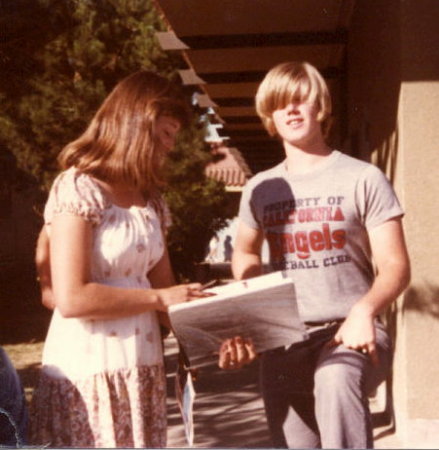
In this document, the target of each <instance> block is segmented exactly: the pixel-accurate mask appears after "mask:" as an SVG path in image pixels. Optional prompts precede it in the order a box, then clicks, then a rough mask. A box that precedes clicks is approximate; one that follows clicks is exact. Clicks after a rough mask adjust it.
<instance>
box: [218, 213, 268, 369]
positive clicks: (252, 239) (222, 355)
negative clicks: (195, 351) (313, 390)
mask: <svg viewBox="0 0 439 450" xmlns="http://www.w3.org/2000/svg"><path fill="white" fill-rule="evenodd" d="M263 239H264V235H263V233H262V231H261V230H255V229H254V228H251V227H249V226H248V225H246V224H245V223H243V222H242V221H240V222H239V225H238V232H237V235H236V241H235V247H234V249H233V256H232V272H233V276H234V278H235V279H237V280H242V279H245V278H252V277H256V276H258V275H261V273H262V263H261V249H262V242H263ZM256 357H257V354H256V351H255V349H254V347H253V343H252V342H251V340H249V339H243V338H242V337H241V336H235V337H234V338H232V339H227V340H226V341H224V342H223V343H222V345H221V347H220V351H219V359H218V365H219V367H220V368H221V369H226V370H230V369H240V368H241V367H243V366H245V365H247V364H249V363H251V362H252V361H253V360H254V359H255V358H256Z"/></svg>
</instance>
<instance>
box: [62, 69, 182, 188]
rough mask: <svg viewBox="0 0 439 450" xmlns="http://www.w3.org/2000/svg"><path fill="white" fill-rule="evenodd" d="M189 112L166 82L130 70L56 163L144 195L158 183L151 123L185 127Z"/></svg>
mask: <svg viewBox="0 0 439 450" xmlns="http://www.w3.org/2000/svg"><path fill="white" fill-rule="evenodd" d="M189 111H190V110H189V106H188V104H187V102H186V101H185V99H184V96H183V94H182V92H181V91H180V90H179V89H178V88H177V87H176V86H174V85H173V84H172V83H171V82H170V81H169V80H167V79H166V78H164V77H162V76H160V75H157V74H155V73H153V72H149V71H139V72H135V73H133V74H132V75H130V76H128V77H126V78H125V79H123V80H122V81H120V82H119V83H118V84H117V85H116V87H115V88H114V89H113V90H112V92H111V93H110V94H109V95H108V97H107V98H106V99H105V101H104V102H103V104H102V105H101V107H100V108H99V110H98V111H97V112H96V114H95V116H94V117H93V119H92V120H91V122H90V124H89V126H88V128H87V129H86V130H85V132H84V133H83V134H82V135H81V136H80V137H79V138H78V139H76V140H75V141H73V142H71V143H69V144H68V145H67V146H66V147H64V149H63V150H62V151H61V153H60V154H59V156H58V162H59V163H60V165H61V168H63V169H67V168H69V167H71V166H75V167H76V168H77V169H79V170H80V171H82V172H84V173H88V174H89V175H92V176H94V177H96V178H98V179H100V180H102V181H105V182H108V183H110V184H111V183H126V184H128V185H131V186H133V187H135V188H136V189H139V190H140V191H142V192H143V193H145V194H146V195H148V196H150V195H152V194H153V193H154V192H155V191H156V189H157V188H158V186H160V185H161V184H163V178H162V175H161V166H162V162H163V154H161V153H162V152H161V150H159V148H158V146H157V144H156V138H155V131H154V128H155V123H156V120H157V118H158V117H159V116H161V115H170V116H172V117H174V118H175V119H177V120H178V121H179V122H180V123H181V124H182V125H183V126H185V125H187V123H188V121H189V116H190V112H189Z"/></svg>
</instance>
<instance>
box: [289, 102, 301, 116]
mask: <svg viewBox="0 0 439 450" xmlns="http://www.w3.org/2000/svg"><path fill="white" fill-rule="evenodd" d="M286 111H287V113H288V114H290V113H297V112H298V111H299V105H298V103H297V102H290V103H288V105H287V107H286Z"/></svg>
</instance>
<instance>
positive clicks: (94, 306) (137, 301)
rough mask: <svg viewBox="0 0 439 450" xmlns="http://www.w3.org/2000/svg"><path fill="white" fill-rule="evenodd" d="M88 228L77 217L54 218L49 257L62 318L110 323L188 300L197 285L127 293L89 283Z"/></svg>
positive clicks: (133, 290) (90, 240)
mask: <svg viewBox="0 0 439 450" xmlns="http://www.w3.org/2000/svg"><path fill="white" fill-rule="evenodd" d="M91 244H92V226H91V224H89V223H88V222H86V221H85V220H83V219H82V218H80V217H77V216H70V215H60V216H55V217H54V219H53V222H52V229H51V238H50V256H51V273H52V284H53V294H54V299H55V303H56V305H57V307H58V309H59V311H60V312H61V314H62V315H63V316H65V317H82V318H88V319H93V318H95V319H110V318H117V317H125V316H130V315H134V314H139V313H141V312H144V311H150V310H159V311H166V310H167V308H168V307H169V306H170V305H172V304H176V303H180V302H184V301H187V300H189V299H190V298H191V294H192V291H193V290H194V289H195V290H196V289H198V288H199V287H200V285H199V284H198V283H193V284H187V285H179V286H174V287H171V288H163V289H161V288H160V289H141V288H138V289H127V288H119V287H113V286H106V285H103V284H99V283H95V282H93V281H91V280H90V276H89V274H90V255H91Z"/></svg>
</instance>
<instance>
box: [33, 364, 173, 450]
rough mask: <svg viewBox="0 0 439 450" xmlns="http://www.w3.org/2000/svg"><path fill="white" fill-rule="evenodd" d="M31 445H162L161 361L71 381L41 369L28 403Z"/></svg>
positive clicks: (163, 427)
mask: <svg viewBox="0 0 439 450" xmlns="http://www.w3.org/2000/svg"><path fill="white" fill-rule="evenodd" d="M30 434H31V436H30V438H31V439H30V441H31V443H32V445H38V446H41V445H43V446H49V447H77V448H78V447H89V448H90V447H105V448H110V447H131V448H133V447H146V448H148V447H149V448H151V447H165V446H166V384H165V372H164V368H163V365H157V366H151V367H137V368H132V369H123V370H117V371H115V372H107V373H102V374H96V375H94V376H93V377H91V378H88V379H84V380H80V381H75V382H72V381H70V380H67V379H58V378H52V377H50V376H48V375H47V374H45V373H44V372H43V373H42V375H41V378H40V383H39V386H38V389H36V391H35V393H34V397H33V399H32V404H31V432H30Z"/></svg>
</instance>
